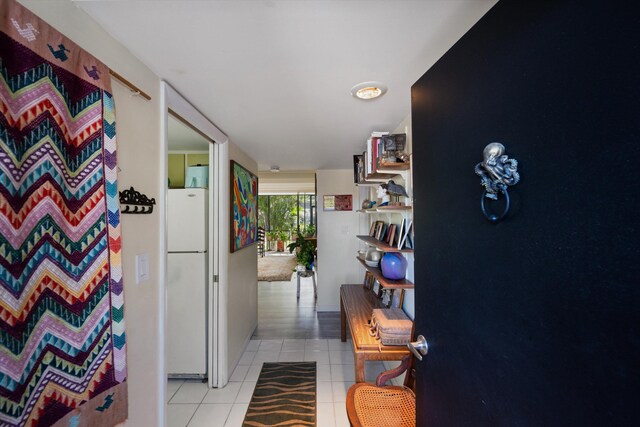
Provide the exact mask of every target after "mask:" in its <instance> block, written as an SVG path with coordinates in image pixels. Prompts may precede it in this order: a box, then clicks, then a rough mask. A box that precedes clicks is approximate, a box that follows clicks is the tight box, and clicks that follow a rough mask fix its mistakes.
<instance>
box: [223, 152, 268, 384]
mask: <svg viewBox="0 0 640 427" xmlns="http://www.w3.org/2000/svg"><path fill="white" fill-rule="evenodd" d="M229 159H231V160H235V161H236V162H238V163H239V164H241V165H242V166H243V167H245V168H246V169H247V170H249V171H250V172H252V173H253V174H255V175H258V164H257V163H256V161H255V160H253V159H252V158H251V157H249V156H248V155H247V154H246V153H245V152H243V151H242V150H241V149H240V148H238V147H237V146H236V145H235V144H233V143H232V142H230V143H229ZM229 176H230V175H229ZM228 179H230V178H228ZM228 182H229V181H227V188H229V186H230V184H229V183H228ZM258 184H259V181H258ZM229 209H230V208H229ZM229 209H227V212H229ZM223 221H224V220H223ZM226 221H227V224H230V222H229V221H230V219H229V218H227V220H226ZM220 250H222V251H229V244H227V245H226V247H225V246H222V247H221V248H220ZM226 291H227V301H228V303H227V325H228V350H227V361H228V374H229V375H231V373H232V372H233V369H234V368H235V366H236V364H237V363H238V361H239V360H240V357H241V356H242V352H243V351H244V348H245V346H246V344H247V341H248V340H249V339H250V338H251V335H252V334H253V331H254V330H255V328H256V326H257V325H258V251H257V246H256V245H252V246H249V247H247V248H244V249H241V250H239V251H236V252H234V253H229V276H228V288H227V290H226Z"/></svg>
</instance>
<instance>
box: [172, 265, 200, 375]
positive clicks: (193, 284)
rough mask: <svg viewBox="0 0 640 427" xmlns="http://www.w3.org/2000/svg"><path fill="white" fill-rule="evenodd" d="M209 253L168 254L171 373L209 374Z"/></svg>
mask: <svg viewBox="0 0 640 427" xmlns="http://www.w3.org/2000/svg"><path fill="white" fill-rule="evenodd" d="M207 264H208V254H207V253H170V254H168V255H167V342H166V348H167V371H168V373H169V375H171V374H181V375H187V374H198V375H204V374H206V372H207V350H206V344H207V332H206V325H207V315H206V312H207V290H206V289H207Z"/></svg>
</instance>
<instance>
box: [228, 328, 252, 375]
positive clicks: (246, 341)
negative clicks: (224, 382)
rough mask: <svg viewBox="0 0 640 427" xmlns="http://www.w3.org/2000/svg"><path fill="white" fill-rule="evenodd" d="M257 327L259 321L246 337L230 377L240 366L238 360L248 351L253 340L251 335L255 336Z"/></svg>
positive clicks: (230, 371)
mask: <svg viewBox="0 0 640 427" xmlns="http://www.w3.org/2000/svg"><path fill="white" fill-rule="evenodd" d="M257 327H258V322H256V324H255V325H254V326H253V328H252V329H251V332H250V333H249V335H248V336H247V337H246V338H245V339H244V342H243V343H242V351H241V352H240V354H239V355H238V357H236V360H235V361H234V362H233V366H232V367H231V369H230V370H229V375H228V378H231V375H233V371H235V369H236V367H237V366H238V362H239V361H240V359H242V355H243V354H244V352H245V351H247V346H248V345H249V341H251V337H252V336H253V333H254V332H255V331H256V328H257Z"/></svg>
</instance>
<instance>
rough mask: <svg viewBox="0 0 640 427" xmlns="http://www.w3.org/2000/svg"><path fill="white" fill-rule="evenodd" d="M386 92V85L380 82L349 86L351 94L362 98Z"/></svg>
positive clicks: (367, 98) (376, 96) (374, 96)
mask: <svg viewBox="0 0 640 427" xmlns="http://www.w3.org/2000/svg"><path fill="white" fill-rule="evenodd" d="M386 92H387V86H386V85H384V84H383V83H380V82H363V83H358V84H357V85H355V86H354V87H352V88H351V96H354V97H356V98H359V99H364V100H369V99H375V98H378V97H379V96H382V95H384V94H385V93H386Z"/></svg>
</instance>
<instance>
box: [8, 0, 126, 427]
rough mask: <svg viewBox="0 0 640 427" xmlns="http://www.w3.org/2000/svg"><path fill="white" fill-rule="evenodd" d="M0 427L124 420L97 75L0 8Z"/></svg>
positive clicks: (116, 219) (117, 295) (118, 286)
mask: <svg viewBox="0 0 640 427" xmlns="http://www.w3.org/2000/svg"><path fill="white" fill-rule="evenodd" d="M0 12H1V13H2V15H1V16H0V80H1V81H0V426H51V425H56V426H64V427H68V426H92V427H98V426H100V427H102V426H105V427H106V426H113V425H115V424H117V423H119V422H122V421H124V420H125V419H126V418H127V384H126V382H125V380H126V360H125V351H126V346H125V334H124V319H123V314H124V307H123V288H122V268H121V261H120V257H121V254H120V247H121V239H120V212H119V207H118V200H117V195H118V192H117V187H116V172H117V171H116V145H115V111H114V102H113V97H112V95H111V87H110V76H109V69H108V68H107V67H106V66H105V65H103V64H102V63H100V62H99V61H97V60H96V59H95V58H93V57H92V56H91V55H89V54H88V53H87V52H85V51H83V50H82V49H80V48H79V47H78V46H77V45H76V44H74V43H73V42H72V41H71V40H69V39H68V38H66V37H64V36H63V35H62V34H60V33H59V32H57V31H56V30H55V29H53V28H52V27H50V26H49V25H47V24H46V23H45V22H44V21H42V20H40V19H39V18H37V17H36V16H35V15H33V14H32V13H31V12H29V11H28V10H27V9H25V8H24V7H22V6H21V5H19V4H18V3H16V2H15V1H13V0H11V1H9V0H2V2H1V3H0Z"/></svg>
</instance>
